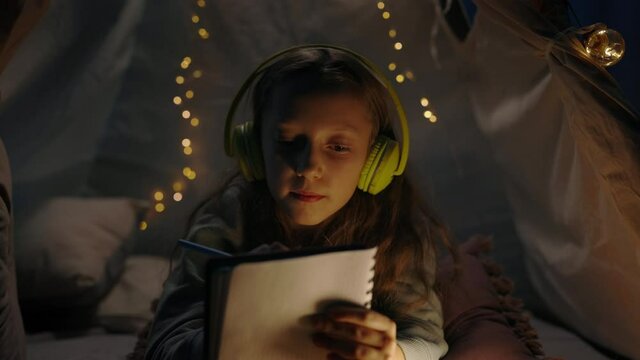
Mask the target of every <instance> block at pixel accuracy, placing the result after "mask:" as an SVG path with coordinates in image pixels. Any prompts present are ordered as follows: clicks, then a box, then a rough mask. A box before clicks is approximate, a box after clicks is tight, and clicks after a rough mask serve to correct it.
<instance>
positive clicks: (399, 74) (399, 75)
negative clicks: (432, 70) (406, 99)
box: [376, 1, 438, 124]
mask: <svg viewBox="0 0 640 360" xmlns="http://www.w3.org/2000/svg"><path fill="white" fill-rule="evenodd" d="M376 7H377V8H378V10H380V16H381V17H382V19H383V21H388V22H389V31H388V32H387V34H388V36H389V39H390V40H391V43H392V46H393V49H394V50H395V51H402V50H403V49H404V47H405V45H404V44H403V43H402V41H401V39H400V34H399V33H398V30H397V29H396V28H395V27H394V26H393V20H392V19H393V16H392V14H391V11H390V10H389V8H388V6H387V4H386V3H385V2H384V1H378V2H377V3H376ZM387 69H388V70H389V72H391V74H392V75H393V76H392V78H393V79H394V80H395V81H396V83H398V84H403V83H405V82H406V81H416V76H415V74H414V73H413V71H411V70H410V69H405V70H401V68H400V66H399V65H398V62H397V61H391V62H389V64H387ZM418 103H419V104H420V107H421V108H422V116H424V118H425V119H426V120H428V121H429V122H430V123H432V124H433V123H436V122H437V121H438V117H437V116H436V114H435V112H434V110H433V108H431V107H430V104H431V103H430V101H429V99H428V98H427V97H426V96H424V95H423V96H421V97H420V98H419V99H418Z"/></svg>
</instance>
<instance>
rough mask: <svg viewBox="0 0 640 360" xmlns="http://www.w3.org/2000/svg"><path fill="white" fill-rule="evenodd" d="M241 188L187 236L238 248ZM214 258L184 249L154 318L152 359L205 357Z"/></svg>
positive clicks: (205, 213) (206, 243)
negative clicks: (208, 277) (208, 276)
mask: <svg viewBox="0 0 640 360" xmlns="http://www.w3.org/2000/svg"><path fill="white" fill-rule="evenodd" d="M239 191H241V189H239V188H238V187H231V188H229V189H227V190H226V191H225V192H224V193H223V194H222V195H221V198H220V199H217V201H213V202H212V206H208V207H205V208H204V210H203V211H202V213H200V214H199V216H197V221H196V223H195V224H194V226H193V227H192V228H191V230H190V231H189V234H188V235H187V240H189V241H191V242H194V243H197V244H201V245H204V246H207V247H211V248H215V249H220V250H223V251H232V252H233V250H235V249H237V248H238V247H239V245H240V241H241V239H242V224H241V217H240V206H239V202H238V199H237V197H238V194H239ZM181 250H182V249H181ZM208 259H209V256H208V255H205V254H201V253H199V252H196V251H191V250H184V251H182V253H181V255H180V260H179V262H178V266H177V267H176V269H175V270H174V271H172V273H171V275H170V277H169V279H168V280H167V282H166V283H165V287H164V291H163V294H162V296H161V298H160V302H159V304H158V309H157V311H156V314H155V316H154V320H153V325H152V327H151V331H150V334H149V345H148V347H147V351H146V354H145V359H146V360H170V359H175V360H178V359H180V360H182V359H202V358H204V315H205V314H204V312H205V310H204V299H205V281H204V274H205V265H206V262H207V260H208Z"/></svg>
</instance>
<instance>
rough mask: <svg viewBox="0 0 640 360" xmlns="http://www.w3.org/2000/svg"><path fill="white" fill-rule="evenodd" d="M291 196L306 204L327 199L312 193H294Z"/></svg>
mask: <svg viewBox="0 0 640 360" xmlns="http://www.w3.org/2000/svg"><path fill="white" fill-rule="evenodd" d="M291 196H292V197H293V198H294V199H296V200H300V201H304V202H316V201H319V200H322V199H324V198H325V196H324V195H320V194H316V193H314V192H310V191H302V190H300V191H292V192H291Z"/></svg>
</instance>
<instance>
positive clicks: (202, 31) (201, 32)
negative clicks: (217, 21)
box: [198, 28, 209, 40]
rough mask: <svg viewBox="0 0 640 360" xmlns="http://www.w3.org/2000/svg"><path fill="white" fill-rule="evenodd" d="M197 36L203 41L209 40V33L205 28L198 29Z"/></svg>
mask: <svg viewBox="0 0 640 360" xmlns="http://www.w3.org/2000/svg"><path fill="white" fill-rule="evenodd" d="M198 35H200V37H201V38H203V39H205V40H206V39H208V38H209V32H208V31H207V30H206V29H205V28H200V29H198Z"/></svg>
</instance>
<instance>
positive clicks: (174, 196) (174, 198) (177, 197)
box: [173, 192, 182, 202]
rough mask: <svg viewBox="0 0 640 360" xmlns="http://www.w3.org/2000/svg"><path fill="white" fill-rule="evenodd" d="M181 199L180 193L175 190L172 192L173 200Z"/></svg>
mask: <svg viewBox="0 0 640 360" xmlns="http://www.w3.org/2000/svg"><path fill="white" fill-rule="evenodd" d="M181 200H182V194H181V193H179V192H177V193H175V194H173V201H176V202H177V201H181Z"/></svg>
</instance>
